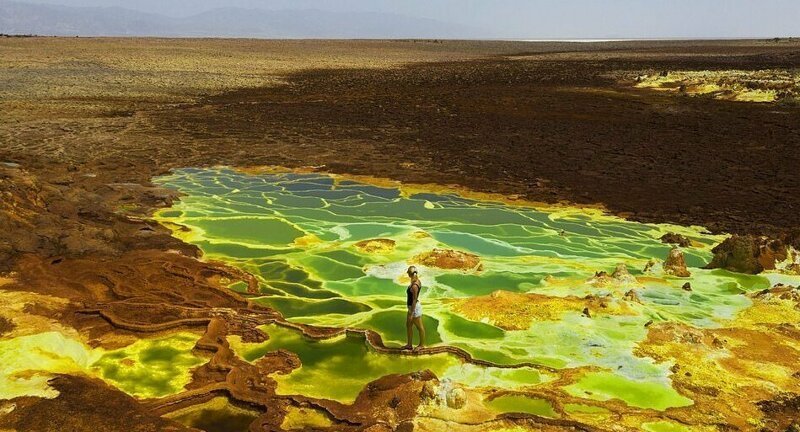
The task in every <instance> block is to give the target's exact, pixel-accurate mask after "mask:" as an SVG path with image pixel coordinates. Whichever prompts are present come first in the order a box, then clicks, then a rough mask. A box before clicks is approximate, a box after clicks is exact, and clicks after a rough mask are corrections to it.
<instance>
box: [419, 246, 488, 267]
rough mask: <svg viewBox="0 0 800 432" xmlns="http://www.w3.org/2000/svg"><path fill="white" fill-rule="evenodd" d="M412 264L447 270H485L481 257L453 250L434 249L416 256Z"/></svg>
mask: <svg viewBox="0 0 800 432" xmlns="http://www.w3.org/2000/svg"><path fill="white" fill-rule="evenodd" d="M410 263H411V264H421V265H424V266H427V267H436V268H440V269H446V270H475V271H481V270H483V265H482V264H481V259H480V257H478V256H477V255H473V254H471V253H467V252H461V251H456V250H452V249H434V250H432V251H430V252H425V253H422V254H419V255H417V256H415V257H414V258H412V259H411V261H410Z"/></svg>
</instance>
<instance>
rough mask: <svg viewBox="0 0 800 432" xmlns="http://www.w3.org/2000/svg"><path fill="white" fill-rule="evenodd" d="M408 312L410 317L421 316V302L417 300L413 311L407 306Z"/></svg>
mask: <svg viewBox="0 0 800 432" xmlns="http://www.w3.org/2000/svg"><path fill="white" fill-rule="evenodd" d="M408 314H409V315H411V317H412V318H419V317H421V316H422V304H420V302H417V305H416V306H415V307H414V310H413V311H412V310H411V308H410V307H409V308H408Z"/></svg>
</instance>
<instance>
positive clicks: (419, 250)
mask: <svg viewBox="0 0 800 432" xmlns="http://www.w3.org/2000/svg"><path fill="white" fill-rule="evenodd" d="M157 182H158V183H160V184H161V185H163V186H166V187H171V188H176V189H178V190H179V191H181V192H182V193H184V194H185V196H184V197H183V198H182V199H181V201H180V202H179V203H177V204H176V205H175V206H174V207H173V208H171V209H168V210H164V211H161V212H160V213H159V214H158V215H157V217H158V219H159V220H160V221H162V222H163V223H165V224H166V225H168V226H173V227H177V226H183V227H186V228H188V229H189V230H188V231H186V230H178V229H176V230H174V233H175V235H176V236H178V237H180V238H182V239H184V240H185V241H187V242H190V243H193V244H196V245H198V246H199V247H201V248H202V249H203V251H204V252H205V256H206V257H207V258H210V259H219V260H224V261H227V262H229V263H231V264H233V265H236V266H238V267H240V268H242V269H244V270H247V271H249V272H251V273H252V274H254V275H255V276H256V277H257V278H258V280H259V282H260V293H259V294H258V295H251V298H252V300H253V301H255V302H258V303H262V304H264V305H268V306H270V307H273V308H275V309H277V310H279V311H280V312H282V313H283V314H284V316H285V317H286V318H287V319H288V320H290V321H293V322H298V323H306V324H312V325H322V326H334V327H355V328H369V329H372V330H375V331H376V332H378V333H379V334H381V335H382V337H383V339H384V341H385V342H386V344H387V345H389V346H392V345H394V346H400V345H402V344H404V343H405V327H404V320H405V314H406V310H405V286H406V284H407V281H406V280H404V279H403V274H404V271H405V269H406V267H407V266H408V265H409V264H416V265H417V266H418V268H419V271H420V275H421V278H422V281H423V286H424V289H423V292H422V295H421V302H422V304H423V309H424V313H425V326H426V329H427V331H428V343H441V344H448V345H453V346H457V347H460V348H463V349H464V350H466V351H467V352H469V353H470V354H472V355H473V356H474V357H476V358H479V359H484V360H488V361H491V362H495V363H498V364H508V365H513V364H518V363H525V362H532V363H537V364H541V365H546V366H551V367H556V368H568V367H569V368H573V367H582V366H598V367H600V368H604V369H606V370H608V371H609V372H608V376H610V377H613V379H609V382H610V383H612V384H613V385H609V389H608V392H607V394H606V393H602V392H597V386H598V379H597V376H590V377H587V378H585V379H584V380H583V381H582V382H579V383H574V384H573V387H572V388H571V391H572V392H574V393H575V394H576V395H580V394H581V393H580V392H581V391H582V389H584V388H592V389H593V391H594V394H595V396H594V398H597V397H598V396H597V394H600V395H601V396H600V397H603V398H611V397H618V398H621V399H623V400H625V398H624V397H620V395H622V394H624V393H625V392H626V391H627V390H630V391H634V393H635V394H634V396H631V397H630V398H629V399H631V400H628V401H626V402H628V403H630V404H632V405H633V406H648V407H652V408H655V409H664V408H666V407H669V406H682V405H685V404H686V403H687V401H686V400H684V399H682V398H681V397H680V395H678V394H677V393H675V392H674V390H672V387H671V383H670V380H669V378H668V377H669V375H670V372H669V370H668V369H669V366H670V365H669V364H657V363H655V362H654V361H653V360H652V359H648V358H640V357H637V356H635V355H634V354H633V350H634V348H635V346H636V344H637V343H638V342H639V341H641V340H643V339H644V338H645V336H646V334H647V328H646V327H645V323H647V322H648V321H656V322H657V321H676V322H684V323H688V324H691V325H694V326H698V327H715V326H718V325H719V322H720V320H725V319H730V318H733V317H734V316H735V314H736V313H737V312H738V311H740V310H742V309H743V308H745V307H747V306H749V305H750V301H749V300H748V299H747V297H746V296H742V295H741V293H743V292H748V291H753V290H757V289H762V288H766V287H768V286H770V281H769V280H768V279H767V278H765V277H760V276H744V275H738V274H733V273H729V272H725V271H720V270H715V271H709V270H702V269H700V268H698V267H700V266H702V265H704V264H705V263H706V262H708V261H709V260H710V258H711V252H710V249H711V247H713V245H715V244H716V243H718V242H719V241H721V240H722V238H723V237H720V236H714V235H710V234H707V233H704V232H703V230H702V229H700V228H687V227H678V226H669V225H654V224H642V223H636V222H630V221H626V220H623V219H620V218H616V217H612V216H606V215H603V214H602V213H601V212H599V211H597V210H587V209H578V208H565V207H560V208H535V207H525V206H512V205H508V204H504V203H501V202H492V201H481V200H475V199H467V198H464V197H461V196H459V195H456V194H447V193H445V194H442V193H420V192H414V191H411V192H409V191H407V190H406V189H404V188H402V187H400V186H399V185H387V186H379V185H373V184H366V183H360V182H357V181H353V180H349V179H345V178H337V177H333V176H329V175H325V174H297V173H289V172H287V173H272V174H262V175H251V174H245V173H240V172H236V171H233V170H231V169H224V168H221V169H183V170H178V171H176V172H174V173H173V174H171V175H167V176H164V177H161V178H159V179H158V180H157ZM670 231H672V232H679V233H681V234H684V235H686V236H688V237H689V238H690V239H691V240H692V241H693V242H694V246H693V247H691V248H687V249H686V250H685V251H684V253H685V256H686V261H687V263H688V265H689V267H690V270H691V272H692V277H691V278H688V279H680V278H674V277H670V276H665V275H662V274H656V275H643V274H642V272H641V269H643V268H644V267H645V264H646V263H647V261H648V260H650V259H652V258H658V259H663V258H665V257H666V256H667V254H668V252H669V250H670V246H668V245H665V244H662V243H661V242H660V241H659V238H660V237H661V236H662V235H663V234H664V233H666V232H670ZM371 239H390V240H393V241H394V247H393V248H387V249H386V250H379V251H371V252H370V251H365V250H363V248H360V247H359V246H358V245H357V243H358V242H361V241H364V240H371ZM435 248H440V249H453V250H457V251H462V252H467V253H471V254H474V255H477V256H479V257H480V260H481V264H482V269H480V271H478V270H476V269H472V270H445V269H439V268H435V267H425V266H421V265H419V263H418V262H415V259H414V257H417V256H418V255H420V254H425V253H427V252H429V251H431V250H433V249H435ZM618 263H624V264H626V265H627V267H628V269H629V271H630V273H631V274H633V275H634V276H637V277H638V278H639V279H638V281H634V282H632V283H629V284H610V285H597V284H592V283H589V282H588V280H589V279H590V278H591V277H592V276H593V275H594V273H595V272H596V271H600V270H604V271H607V272H609V273H610V272H611V271H612V270H613V269H614V268H615V266H616V265H617V264H618ZM645 276H646V277H645ZM686 281H690V282H691V284H692V287H693V291H692V292H687V291H684V290H682V289H681V288H680V287H681V286H682V285H683V284H684V283H685V282H686ZM632 288H635V289H636V290H637V292H638V294H639V297H640V298H641V300H642V302H641V304H638V303H631V304H630V305H628V307H629V308H630V313H627V314H619V315H615V314H600V315H597V316H594V317H592V318H588V317H585V316H583V315H582V314H581V312H580V310H568V309H567V310H564V311H563V313H560V315H558V317H557V319H550V320H536V319H534V320H532V321H531V322H530V326H529V327H527V328H522V329H509V328H502V327H503V326H502V325H499V324H497V323H496V322H494V321H493V319H492V317H491V316H487V317H485V318H482V319H470V318H468V317H466V316H464V314H461V313H459V309H458V308H457V307H456V306H455V305H457V304H458V301H460V300H463V299H467V298H472V297H477V296H485V295H489V294H491V293H493V292H495V291H498V290H502V291H508V292H512V293H521V294H525V293H535V294H540V295H546V296H550V297H555V298H566V297H575V298H582V297H585V296H587V295H590V294H591V295H598V296H605V295H611V296H612V297H613V298H615V299H620V298H621V297H622V295H623V293H625V292H626V291H628V290H630V289H632ZM232 289H237V290H241V286H240V285H239V286H232ZM615 301H621V300H615ZM290 339H291V338H288V337H285V336H284V337H283V340H290ZM291 340H292V342H291V344H290V343H288V342H287V347H290V348H291V347H294V349H299V348H298V346H300V345H302V344H301V343H300V342H298V341H297V340H294V339H291ZM298 344H300V345H298ZM335 346H336V345H335V344H334V345H331V348H332V349H333V348H334V347H335ZM270 348H271V349H277V348H280V346H277V345H275V346H271V347H270ZM359 355H361V354H358V350H355V351H353V348H352V347H351V348H350V351H348V356H350V357H352V356H356V357H358V356H359ZM348 358H349V357H348ZM432 361H434V360H432ZM434 363H437V365H438V366H437V367H439V368H440V369H442V368H444V367H445V366H448V367H449V366H450V362H449V360H448V361H444V360H442V359H436V360H435V361H434ZM419 366H420V367H421V366H422V365H419ZM308 367H312V366H308ZM415 367H416V366H415ZM329 373H334V372H329ZM471 373H473V372H471ZM606 378H608V377H606ZM493 382H494V384H493V385H500V386H502V382H503V380H502V379H499V380H493ZM498 383H499V384H498ZM626 383H628V384H627V387H626ZM512 384H513V385H519V384H520V383H519V382H514V381H513V380H512V379H509V380H508V385H509V386H511V385H512ZM532 384H535V383H532ZM648 392H650V393H648ZM648 394H652V395H655V397H656V399H655V400H656V402H654V405H653V406H649V405H647V404H646V402H642V400H646V399H647V395H648ZM348 396H352V393H348ZM688 402H691V401H688Z"/></svg>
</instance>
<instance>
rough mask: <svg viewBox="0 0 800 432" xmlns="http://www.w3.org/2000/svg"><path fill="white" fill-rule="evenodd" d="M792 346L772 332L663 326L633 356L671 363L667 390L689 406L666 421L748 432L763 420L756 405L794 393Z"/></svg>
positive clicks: (799, 385)
mask: <svg viewBox="0 0 800 432" xmlns="http://www.w3.org/2000/svg"><path fill="white" fill-rule="evenodd" d="M795 344H796V342H795V340H794V339H792V338H791V337H790V336H787V335H786V334H782V333H781V332H778V331H777V330H776V329H775V328H774V327H772V326H764V329H763V330H762V329H745V328H739V327H734V328H720V329H698V328H693V327H690V326H687V325H684V324H678V323H663V324H657V325H654V326H652V327H650V330H649V333H648V337H647V339H646V340H644V341H642V342H640V343H639V345H638V347H637V348H636V350H635V353H636V354H637V355H639V356H642V357H651V358H653V359H655V360H656V361H657V362H669V363H674V365H673V366H672V368H671V370H672V372H673V375H672V377H671V378H672V381H673V386H674V387H675V389H676V390H678V391H679V392H680V393H681V394H683V395H684V396H686V397H689V398H691V399H692V400H694V405H693V406H692V407H691V409H677V410H673V411H672V414H671V417H672V418H674V419H678V420H681V421H682V422H685V423H688V424H698V423H707V422H711V421H714V422H721V423H723V422H724V423H727V424H730V425H734V426H736V427H738V428H741V430H752V429H753V427H754V424H760V422H761V421H762V420H763V417H764V413H763V412H761V410H760V409H759V408H758V406H757V405H756V403H757V402H759V401H763V400H769V399H772V398H775V397H776V396H778V395H779V394H780V393H783V392H793V393H797V392H798V391H800V382H798V380H797V379H796V378H794V377H793V376H792V374H793V373H794V372H795V370H796V366H797V364H800V363H798V362H800V351H798V350H797V349H796V347H794V345H795Z"/></svg>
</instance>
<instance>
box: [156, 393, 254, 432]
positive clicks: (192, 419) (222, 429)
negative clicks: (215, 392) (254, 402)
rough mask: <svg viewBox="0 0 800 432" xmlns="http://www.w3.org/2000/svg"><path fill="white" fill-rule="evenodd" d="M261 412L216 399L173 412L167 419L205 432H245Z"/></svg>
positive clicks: (223, 399) (220, 398) (222, 398)
mask: <svg viewBox="0 0 800 432" xmlns="http://www.w3.org/2000/svg"><path fill="white" fill-rule="evenodd" d="M260 415H261V412H259V411H257V410H255V409H252V408H245V407H240V406H238V405H235V404H233V403H231V402H230V401H229V400H228V398H226V397H216V398H214V399H212V400H210V401H208V402H206V403H204V404H199V405H194V406H192V407H189V408H186V409H183V410H179V411H175V412H173V413H171V414H169V415H168V416H167V417H169V418H171V419H173V420H175V421H177V422H179V423H181V424H183V425H186V426H188V427H192V428H196V429H200V430H203V431H205V432H246V431H248V430H250V429H249V428H250V424H251V423H253V421H254V420H255V419H256V418H258V417H259V416H260Z"/></svg>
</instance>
